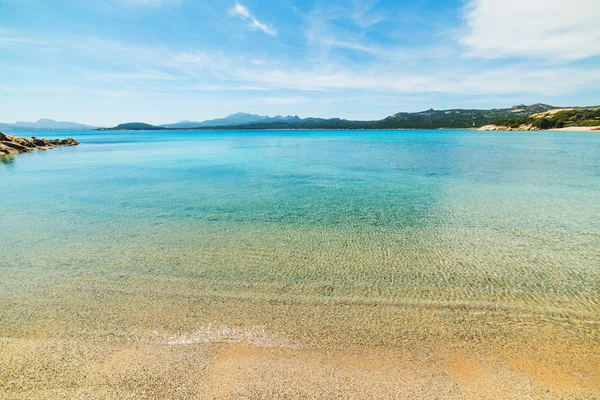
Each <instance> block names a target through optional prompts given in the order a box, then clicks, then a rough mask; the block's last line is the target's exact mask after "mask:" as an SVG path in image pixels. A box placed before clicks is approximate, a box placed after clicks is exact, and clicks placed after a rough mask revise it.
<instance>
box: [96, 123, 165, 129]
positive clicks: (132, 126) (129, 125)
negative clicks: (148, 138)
mask: <svg viewBox="0 0 600 400" xmlns="http://www.w3.org/2000/svg"><path fill="white" fill-rule="evenodd" d="M165 129H166V128H162V127H160V126H155V125H150V124H145V123H143V122H128V123H126V124H120V125H117V126H115V127H114V128H100V129H98V130H99V131H160V130H165Z"/></svg>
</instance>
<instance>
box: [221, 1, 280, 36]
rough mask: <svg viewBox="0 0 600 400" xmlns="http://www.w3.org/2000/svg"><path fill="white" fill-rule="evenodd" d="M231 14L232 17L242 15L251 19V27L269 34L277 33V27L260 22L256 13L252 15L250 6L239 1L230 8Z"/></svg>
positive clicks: (241, 16)
mask: <svg viewBox="0 0 600 400" xmlns="http://www.w3.org/2000/svg"><path fill="white" fill-rule="evenodd" d="M229 15H231V16H232V17H240V18H242V19H244V20H248V21H250V22H251V23H250V27H251V28H252V29H258V30H261V31H263V32H264V33H266V34H267V35H269V36H275V35H277V29H275V28H273V27H272V26H271V25H267V24H264V23H262V22H260V21H259V20H258V19H256V17H254V15H252V13H251V12H250V10H248V8H246V7H245V6H243V5H241V4H239V3H237V4H236V5H235V6H233V7H232V8H231V9H230V10H229Z"/></svg>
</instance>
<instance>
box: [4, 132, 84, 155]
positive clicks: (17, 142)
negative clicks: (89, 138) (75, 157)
mask: <svg viewBox="0 0 600 400" xmlns="http://www.w3.org/2000/svg"><path fill="white" fill-rule="evenodd" d="M78 144H79V142H78V141H77V140H75V139H72V138H68V139H53V140H48V139H41V138H36V137H32V138H24V137H18V136H15V135H6V134H4V133H2V132H0V156H1V155H6V154H18V153H25V152H30V151H34V150H36V149H38V150H48V149H51V148H53V147H58V146H77V145H78Z"/></svg>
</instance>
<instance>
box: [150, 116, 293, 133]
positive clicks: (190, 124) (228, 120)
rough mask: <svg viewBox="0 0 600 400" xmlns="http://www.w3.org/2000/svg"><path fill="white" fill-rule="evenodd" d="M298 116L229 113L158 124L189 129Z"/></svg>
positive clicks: (245, 123)
mask: <svg viewBox="0 0 600 400" xmlns="http://www.w3.org/2000/svg"><path fill="white" fill-rule="evenodd" d="M299 120H300V118H299V117H298V116H297V115H296V116H293V117H292V116H289V115H288V116H287V117H282V116H281V115H277V116H275V117H269V116H263V115H256V114H248V113H236V114H231V115H229V116H227V117H225V118H215V119H210V120H208V121H202V122H196V121H180V122H177V123H175V124H164V125H160V126H161V127H164V128H171V129H190V128H209V127H220V126H237V125H248V124H255V123H259V122H260V123H264V122H275V121H289V122H291V121H299Z"/></svg>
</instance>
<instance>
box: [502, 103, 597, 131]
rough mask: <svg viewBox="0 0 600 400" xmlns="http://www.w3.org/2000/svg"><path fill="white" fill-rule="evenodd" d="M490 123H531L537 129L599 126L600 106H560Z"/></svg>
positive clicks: (520, 124)
mask: <svg viewBox="0 0 600 400" xmlns="http://www.w3.org/2000/svg"><path fill="white" fill-rule="evenodd" d="M492 123H493V124H494V125H499V126H507V127H510V128H516V127H519V126H522V125H531V126H532V127H534V128H537V129H555V128H570V127H580V126H600V107H575V108H560V109H554V110H550V111H545V112H540V113H535V114H532V115H530V116H526V117H520V118H514V117H513V118H504V119H498V120H497V121H493V122H492Z"/></svg>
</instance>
